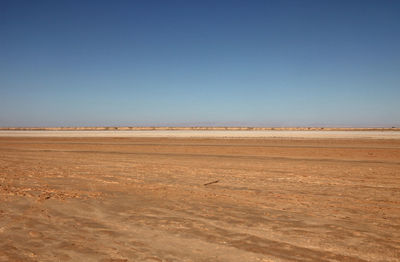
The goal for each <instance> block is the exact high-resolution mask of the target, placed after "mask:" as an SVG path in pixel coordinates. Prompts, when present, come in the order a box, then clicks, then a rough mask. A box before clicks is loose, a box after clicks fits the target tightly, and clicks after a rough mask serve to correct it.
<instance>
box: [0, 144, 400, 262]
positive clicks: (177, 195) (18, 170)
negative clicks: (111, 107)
mask: <svg viewBox="0 0 400 262" xmlns="http://www.w3.org/2000/svg"><path fill="white" fill-rule="evenodd" d="M213 181H218V182H217V183H213V184H209V185H204V184H206V183H208V182H213ZM399 260H400V140H385V139H380V140H372V139H369V140H365V139H353V140H344V139H336V140H334V139H330V140H326V139H325V140H324V139H308V140H305V139H289V138H287V139H207V138H197V139H193V138H179V139H178V138H54V137H53V138H43V137H36V138H19V137H13V138H12V137H1V138H0V261H399Z"/></svg>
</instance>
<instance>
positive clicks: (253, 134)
mask: <svg viewBox="0 0 400 262" xmlns="http://www.w3.org/2000/svg"><path fill="white" fill-rule="evenodd" d="M0 137H161V138H174V137H177V138H178V137H179V138H182V137H189V138H320V139H322V138H333V139H334V138H337V139H340V138H347V139H356V138H358V139H361V138H363V139H400V131H315V130H312V131H281V130H279V131H274V130H255V131H252V130H249V131H246V130H220V131H219V130H152V131H132V130H130V131H0Z"/></svg>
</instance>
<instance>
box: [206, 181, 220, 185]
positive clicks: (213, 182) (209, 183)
mask: <svg viewBox="0 0 400 262" xmlns="http://www.w3.org/2000/svg"><path fill="white" fill-rule="evenodd" d="M218 182H219V180H215V181H212V182H208V183H205V184H204V185H205V186H208V185H211V184H215V183H218Z"/></svg>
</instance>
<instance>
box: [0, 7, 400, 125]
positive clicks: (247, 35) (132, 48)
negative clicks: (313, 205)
mask: <svg viewBox="0 0 400 262" xmlns="http://www.w3.org/2000/svg"><path fill="white" fill-rule="evenodd" d="M146 125H176V126H183V125H200V126H201V125H213V126H226V125H234V126H235V125H237V126H239V125H240V126H246V125H247V126H355V127H362V126H384V127H391V126H400V1H389V0H382V1H378V0H374V1H368V0H358V1H352V0H326V1H320V0H316V1H308V0H302V1H297V0H283V1H277V0H276V1H273V0H271V1H267V0H263V1H251V0H249V1H244V0H243V1H234V0H229V1H223V0H220V1H219V0H215V1H205V0H201V1H200V0H199V1H184V0H182V1H164V0H163V1H161V0H160V1H154V0H146V1H144V0H143V1H111V0H110V1H100V0H95V1H85V0H82V1H73V0H68V1H40V0H38V1H30V0H29V1H20V0H15V1H14V0H10V1H5V0H2V1H0V126H3V127H4V126H146Z"/></svg>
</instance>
